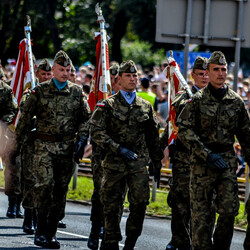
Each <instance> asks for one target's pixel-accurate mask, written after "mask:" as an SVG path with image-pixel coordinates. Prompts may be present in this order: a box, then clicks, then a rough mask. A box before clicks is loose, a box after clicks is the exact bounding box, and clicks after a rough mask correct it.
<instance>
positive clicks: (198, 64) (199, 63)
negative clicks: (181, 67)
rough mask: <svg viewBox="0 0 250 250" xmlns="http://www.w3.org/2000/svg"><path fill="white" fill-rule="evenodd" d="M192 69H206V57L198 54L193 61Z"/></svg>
mask: <svg viewBox="0 0 250 250" xmlns="http://www.w3.org/2000/svg"><path fill="white" fill-rule="evenodd" d="M194 69H201V70H206V69H207V58H206V57H201V56H198V57H197V58H196V59H195V62H194V66H193V70H194Z"/></svg>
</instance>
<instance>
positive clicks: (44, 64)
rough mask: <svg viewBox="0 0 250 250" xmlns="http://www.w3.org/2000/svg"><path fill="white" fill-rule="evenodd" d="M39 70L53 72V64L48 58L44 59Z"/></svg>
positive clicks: (38, 66)
mask: <svg viewBox="0 0 250 250" xmlns="http://www.w3.org/2000/svg"><path fill="white" fill-rule="evenodd" d="M37 68H38V69H42V70H44V71H51V69H52V68H51V64H50V62H49V60H48V59H47V58H43V59H42V61H41V62H40V63H39V64H38V65H37Z"/></svg>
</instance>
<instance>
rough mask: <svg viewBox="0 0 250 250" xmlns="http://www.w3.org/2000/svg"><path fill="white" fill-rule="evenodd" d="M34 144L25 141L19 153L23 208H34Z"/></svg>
mask: <svg viewBox="0 0 250 250" xmlns="http://www.w3.org/2000/svg"><path fill="white" fill-rule="evenodd" d="M34 154H35V150H34V143H32V142H31V141H26V142H25V144H24V145H23V147H22V152H21V166H22V186H23V203H22V205H23V207H24V208H31V209H32V208H34V186H35V177H34V173H33V172H34V161H33V160H34Z"/></svg>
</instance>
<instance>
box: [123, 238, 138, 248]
mask: <svg viewBox="0 0 250 250" xmlns="http://www.w3.org/2000/svg"><path fill="white" fill-rule="evenodd" d="M136 241H137V237H127V238H126V240H125V246H124V248H123V250H133V249H134V247H135V243H136Z"/></svg>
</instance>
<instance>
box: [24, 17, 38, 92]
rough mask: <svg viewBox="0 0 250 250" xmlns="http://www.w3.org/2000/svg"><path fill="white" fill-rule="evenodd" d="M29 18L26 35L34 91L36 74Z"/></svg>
mask: <svg viewBox="0 0 250 250" xmlns="http://www.w3.org/2000/svg"><path fill="white" fill-rule="evenodd" d="M26 17H27V26H24V33H25V36H26V38H27V47H28V59H29V69H30V79H31V88H32V89H33V88H34V87H35V86H36V85H35V74H34V65H33V59H32V50H31V38H30V33H31V20H30V17H29V16H28V15H26Z"/></svg>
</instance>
